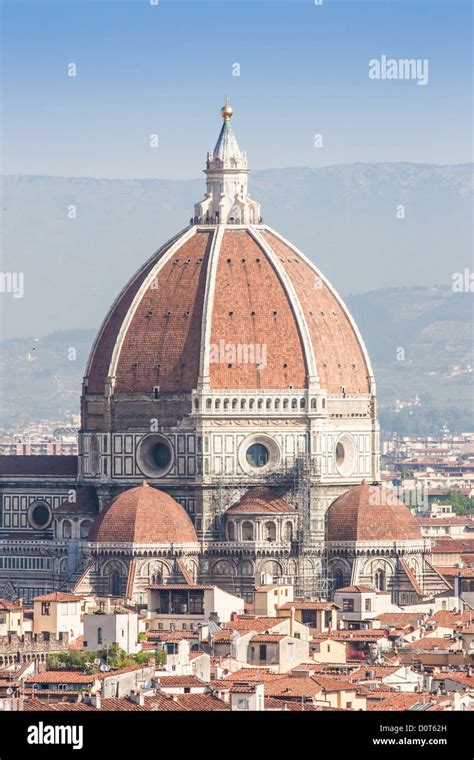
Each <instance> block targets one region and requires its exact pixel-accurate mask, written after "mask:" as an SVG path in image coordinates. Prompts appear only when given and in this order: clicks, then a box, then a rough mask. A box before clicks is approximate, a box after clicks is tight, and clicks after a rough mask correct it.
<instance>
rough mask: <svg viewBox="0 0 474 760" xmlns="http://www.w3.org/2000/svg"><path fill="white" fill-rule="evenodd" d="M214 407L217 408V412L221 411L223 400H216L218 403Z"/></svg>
mask: <svg viewBox="0 0 474 760" xmlns="http://www.w3.org/2000/svg"><path fill="white" fill-rule="evenodd" d="M214 407H215V410H216V412H217V411H219V409H220V408H221V400H220V398H216V403H215V405H214Z"/></svg>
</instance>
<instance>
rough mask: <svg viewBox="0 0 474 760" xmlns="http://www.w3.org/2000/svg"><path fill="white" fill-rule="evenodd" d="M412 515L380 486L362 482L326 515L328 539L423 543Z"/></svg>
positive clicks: (350, 490)
mask: <svg viewBox="0 0 474 760" xmlns="http://www.w3.org/2000/svg"><path fill="white" fill-rule="evenodd" d="M421 538H422V536H421V531H420V528H419V525H418V523H417V521H416V519H415V518H414V517H413V515H412V513H411V512H410V510H409V509H408V507H406V506H405V504H403V503H402V502H401V501H399V500H398V499H397V498H396V497H395V495H394V494H393V493H392V492H390V491H388V490H387V489H385V488H382V487H381V486H379V485H374V484H369V483H363V484H362V485H360V486H354V488H351V489H349V491H346V492H345V493H343V494H342V496H339V498H338V499H336V500H335V501H334V502H333V503H332V504H331V506H330V507H329V510H328V513H327V539H328V541H329V542H334V543H338V542H345V541H391V542H394V541H396V542H399V541H420V540H421Z"/></svg>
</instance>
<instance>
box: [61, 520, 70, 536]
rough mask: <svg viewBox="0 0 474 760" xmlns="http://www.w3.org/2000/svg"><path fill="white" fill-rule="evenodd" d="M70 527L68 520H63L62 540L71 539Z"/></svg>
mask: <svg viewBox="0 0 474 760" xmlns="http://www.w3.org/2000/svg"><path fill="white" fill-rule="evenodd" d="M71 536H72V525H71V523H70V522H69V520H63V538H71Z"/></svg>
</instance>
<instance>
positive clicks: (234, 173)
mask: <svg viewBox="0 0 474 760" xmlns="http://www.w3.org/2000/svg"><path fill="white" fill-rule="evenodd" d="M233 113H234V110H233V108H232V106H231V105H230V103H229V98H228V96H227V95H226V96H225V100H224V105H223V106H222V108H221V116H222V118H223V120H224V123H223V125H222V128H221V131H220V133H219V137H218V138H217V142H216V145H215V147H214V150H213V151H212V153H208V154H207V161H206V168H205V169H204V174H206V177H207V182H206V194H205V197H204V200H203V201H201V202H200V203H196V204H195V206H194V218H193V223H195V224H200V223H201V224H202V223H207V224H257V223H258V222H259V221H260V220H261V218H260V204H259V203H257V202H256V201H254V200H252V199H251V198H250V194H249V192H248V188H247V182H248V174H249V169H248V167H247V155H246V153H245V152H244V151H241V150H240V148H239V145H238V143H237V138H236V137H235V134H234V131H233V129H232V127H231V126H230V119H231V118H232V115H233Z"/></svg>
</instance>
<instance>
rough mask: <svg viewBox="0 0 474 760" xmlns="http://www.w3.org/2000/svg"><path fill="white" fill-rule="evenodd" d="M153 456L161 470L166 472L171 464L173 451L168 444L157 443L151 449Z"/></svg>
mask: <svg viewBox="0 0 474 760" xmlns="http://www.w3.org/2000/svg"><path fill="white" fill-rule="evenodd" d="M151 456H152V458H153V461H154V463H155V464H156V466H157V467H158V468H159V469H160V470H164V469H165V468H166V467H168V465H169V463H170V462H171V451H170V450H169V448H168V446H167V445H166V443H156V444H155V445H154V446H153V448H152V449H151Z"/></svg>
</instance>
